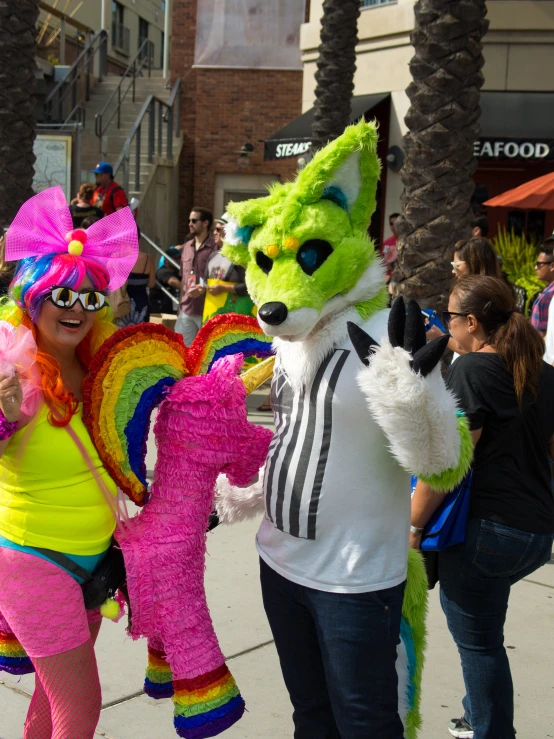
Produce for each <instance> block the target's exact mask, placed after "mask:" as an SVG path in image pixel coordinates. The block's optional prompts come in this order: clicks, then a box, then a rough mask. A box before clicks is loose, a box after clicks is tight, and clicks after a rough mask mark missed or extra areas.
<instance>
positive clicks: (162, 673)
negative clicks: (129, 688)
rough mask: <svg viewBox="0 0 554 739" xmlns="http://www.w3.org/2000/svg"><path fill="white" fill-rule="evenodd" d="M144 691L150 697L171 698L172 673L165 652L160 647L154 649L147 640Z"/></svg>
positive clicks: (157, 698)
mask: <svg viewBox="0 0 554 739" xmlns="http://www.w3.org/2000/svg"><path fill="white" fill-rule="evenodd" d="M144 692H145V693H146V695H148V696H150V698H156V700H159V699H161V698H172V697H173V675H172V674H171V667H170V666H169V664H168V662H167V660H166V658H165V654H164V652H163V651H162V650H161V649H156V648H155V647H154V646H152V645H151V644H150V640H149V642H148V667H147V668H146V679H145V681H144Z"/></svg>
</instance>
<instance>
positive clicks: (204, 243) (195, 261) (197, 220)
mask: <svg viewBox="0 0 554 739" xmlns="http://www.w3.org/2000/svg"><path fill="white" fill-rule="evenodd" d="M212 223H213V216H212V213H211V211H209V210H208V209H207V208H200V207H199V208H193V209H192V210H191V212H190V217H189V229H190V235H191V236H192V238H191V239H189V240H188V241H186V242H185V243H184V244H183V249H182V254H181V300H180V304H179V315H178V316H177V321H176V323H175V331H177V333H179V334H181V335H182V336H183V339H184V342H185V344H186V346H190V345H191V344H192V341H193V339H194V337H195V336H196V334H197V333H198V331H199V330H200V326H201V325H202V314H203V312H204V298H205V295H206V284H205V275H206V267H207V266H208V262H209V260H210V257H211V256H212V254H213V253H214V252H215V251H216V250H217V245H216V243H215V240H214V238H213V236H211V235H210V229H211V227H212Z"/></svg>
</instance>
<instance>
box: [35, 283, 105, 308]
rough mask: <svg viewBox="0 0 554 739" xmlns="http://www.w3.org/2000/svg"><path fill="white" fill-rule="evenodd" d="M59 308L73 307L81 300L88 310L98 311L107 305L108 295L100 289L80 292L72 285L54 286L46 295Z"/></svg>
mask: <svg viewBox="0 0 554 739" xmlns="http://www.w3.org/2000/svg"><path fill="white" fill-rule="evenodd" d="M46 299H47V300H50V301H51V302H52V303H54V305H55V306H56V307H57V308H73V306H74V305H75V303H76V302H77V301H79V302H80V303H81V305H82V306H83V308H84V310H86V311H97V310H100V309H101V308H103V307H104V306H105V305H106V296H105V295H104V293H101V292H99V291H98V290H85V291H84V292H82V293H80V292H77V291H76V290H72V289H71V288H70V287H54V288H52V292H50V293H48V295H46Z"/></svg>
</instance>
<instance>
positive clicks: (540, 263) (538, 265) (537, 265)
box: [535, 262, 552, 267]
mask: <svg viewBox="0 0 554 739" xmlns="http://www.w3.org/2000/svg"><path fill="white" fill-rule="evenodd" d="M545 264H552V262H537V263H536V264H535V267H544V265H545Z"/></svg>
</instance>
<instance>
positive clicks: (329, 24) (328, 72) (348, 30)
mask: <svg viewBox="0 0 554 739" xmlns="http://www.w3.org/2000/svg"><path fill="white" fill-rule="evenodd" d="M360 8H361V2H360V0H325V2H324V3H323V18H322V20H321V44H320V46H319V58H318V60H317V72H316V74H315V79H316V82H317V87H316V89H315V97H316V99H315V113H314V121H313V125H312V147H313V149H314V150H315V149H318V148H319V147H321V146H324V145H325V144H326V143H328V142H329V141H331V140H332V139H335V138H336V137H337V136H340V134H341V133H342V132H343V131H344V129H345V128H346V126H347V125H348V123H349V120H350V110H351V107H350V106H351V100H352V93H353V91H354V72H355V71H356V44H357V43H358V16H359V15H360Z"/></svg>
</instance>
